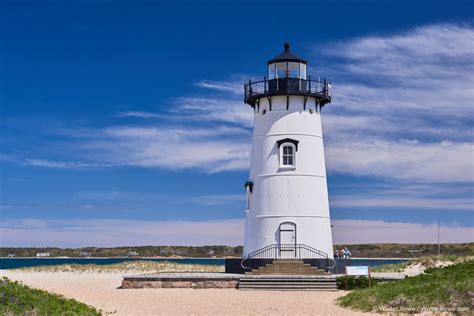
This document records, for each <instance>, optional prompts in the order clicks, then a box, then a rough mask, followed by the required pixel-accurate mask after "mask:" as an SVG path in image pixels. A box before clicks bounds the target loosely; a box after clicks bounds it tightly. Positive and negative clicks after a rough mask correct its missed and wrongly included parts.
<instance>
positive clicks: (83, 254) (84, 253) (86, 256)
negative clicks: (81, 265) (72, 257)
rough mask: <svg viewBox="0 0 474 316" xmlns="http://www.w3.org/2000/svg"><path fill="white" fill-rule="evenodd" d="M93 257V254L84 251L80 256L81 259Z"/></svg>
mask: <svg viewBox="0 0 474 316" xmlns="http://www.w3.org/2000/svg"><path fill="white" fill-rule="evenodd" d="M90 256H91V253H90V252H85V251H82V252H81V253H80V254H79V257H85V258H88V257H90Z"/></svg>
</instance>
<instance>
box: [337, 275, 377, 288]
mask: <svg viewBox="0 0 474 316" xmlns="http://www.w3.org/2000/svg"><path fill="white" fill-rule="evenodd" d="M336 283H337V288H338V289H341V290H345V289H346V277H345V276H340V277H337V278H336ZM370 284H371V286H374V285H376V284H377V280H375V279H374V278H371V279H370ZM367 287H369V278H368V277H365V276H357V277H356V276H352V275H351V276H348V277H347V288H348V290H354V289H364V288H367Z"/></svg>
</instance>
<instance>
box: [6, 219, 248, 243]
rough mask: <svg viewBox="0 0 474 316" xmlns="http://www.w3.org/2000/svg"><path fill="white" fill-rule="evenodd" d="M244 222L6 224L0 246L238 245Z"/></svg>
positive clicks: (82, 221)
mask: <svg viewBox="0 0 474 316" xmlns="http://www.w3.org/2000/svg"><path fill="white" fill-rule="evenodd" d="M243 232H244V225H243V221H242V220H240V219H238V220H223V221H202V222H190V221H189V222H187V221H169V222H168V221H141V220H114V219H104V220H70V221H67V220H6V221H3V222H2V223H0V245H1V246H18V247H19V246H58V247H83V246H99V247H100V246H125V245H188V246H196V245H218V244H224V245H239V244H241V242H242V240H243Z"/></svg>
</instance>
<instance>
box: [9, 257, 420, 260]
mask: <svg viewBox="0 0 474 316" xmlns="http://www.w3.org/2000/svg"><path fill="white" fill-rule="evenodd" d="M227 258H234V259H235V258H242V257H216V258H207V257H176V258H173V257H0V259H85V260H87V259H93V260H96V259H137V260H138V259H145V260H149V259H169V260H179V259H185V260H187V259H192V260H225V259H227ZM341 259H342V258H341ZM349 259H353V260H371V259H373V260H413V259H415V258H413V257H411V258H403V257H351V258H349Z"/></svg>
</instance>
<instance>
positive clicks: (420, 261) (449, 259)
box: [371, 255, 474, 273]
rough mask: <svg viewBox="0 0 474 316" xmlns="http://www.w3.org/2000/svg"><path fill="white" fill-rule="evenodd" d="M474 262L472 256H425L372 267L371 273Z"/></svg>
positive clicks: (399, 271)
mask: <svg viewBox="0 0 474 316" xmlns="http://www.w3.org/2000/svg"><path fill="white" fill-rule="evenodd" d="M470 260H474V256H456V255H448V256H426V257H420V258H414V259H412V260H410V261H406V262H400V263H395V264H384V265H381V266H376V267H372V268H371V271H372V272H398V273H401V272H404V271H406V269H407V268H410V267H414V266H418V267H419V268H420V269H421V270H424V269H426V268H435V267H439V266H446V265H451V264H456V263H462V262H466V261H470Z"/></svg>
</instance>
